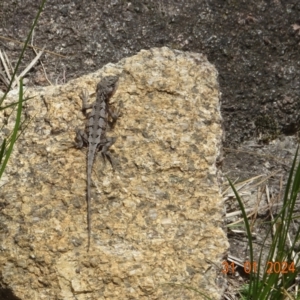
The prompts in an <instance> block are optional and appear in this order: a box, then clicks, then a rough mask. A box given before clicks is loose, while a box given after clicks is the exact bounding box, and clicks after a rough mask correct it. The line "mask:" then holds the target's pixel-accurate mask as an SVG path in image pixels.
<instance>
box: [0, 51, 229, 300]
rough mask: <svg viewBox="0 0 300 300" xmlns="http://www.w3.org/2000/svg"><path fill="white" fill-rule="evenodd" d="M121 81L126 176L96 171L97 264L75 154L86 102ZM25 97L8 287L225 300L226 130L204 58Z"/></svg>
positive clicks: (180, 58)
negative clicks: (104, 83) (104, 85)
mask: <svg viewBox="0 0 300 300" xmlns="http://www.w3.org/2000/svg"><path fill="white" fill-rule="evenodd" d="M115 74H118V75H119V76H120V80H119V87H118V90H117V92H116V94H115V95H114V97H113V98H112V101H111V102H112V103H114V105H115V106H116V107H120V110H121V112H122V117H121V118H120V119H119V120H118V121H117V123H116V126H115V127H114V129H113V130H111V131H109V132H108V135H109V136H117V137H118V139H117V141H116V143H115V144H114V146H113V147H112V148H111V149H112V152H113V157H114V159H115V161H116V171H115V172H113V170H112V168H111V166H110V165H109V164H108V163H107V164H104V163H103V161H102V159H101V158H99V157H97V159H96V160H95V163H94V171H93V174H92V181H93V186H92V239H91V249H90V252H88V253H87V224H86V196H85V193H86V150H78V149H76V148H74V143H73V141H74V136H75V128H76V127H81V128H83V126H84V122H85V118H84V116H83V114H82V112H81V110H80V109H81V100H80V98H79V94H80V91H81V90H82V89H88V91H89V92H90V93H93V92H94V91H95V86H96V84H97V82H98V81H99V80H100V77H103V76H105V75H115ZM27 95H29V96H33V95H34V96H35V97H34V98H33V99H32V100H30V101H28V102H27V104H26V105H25V109H24V112H25V115H26V117H32V118H33V119H32V121H31V123H30V125H29V126H28V128H26V130H25V132H24V133H23V134H22V136H21V138H20V139H19V140H18V142H17V144H16V145H15V148H14V153H13V156H12V157H11V159H10V162H9V165H8V167H7V169H6V173H5V175H4V176H3V177H2V179H1V191H0V198H1V203H0V204H1V208H2V209H1V211H0V228H1V231H0V249H1V256H0V272H1V273H0V274H1V276H0V281H1V283H0V284H1V286H2V287H5V288H6V289H7V290H11V291H13V293H14V294H15V295H16V296H17V297H19V298H20V299H78V300H80V299H183V298H184V299H196V298H198V297H201V296H200V295H199V294H197V292H195V291H194V290H193V289H189V288H188V287H191V288H194V289H197V290H198V291H200V292H202V293H204V294H206V295H208V296H210V297H211V298H212V299H219V298H220V297H221V293H222V287H221V286H220V285H218V283H217V279H218V276H220V275H221V271H220V269H219V268H221V262H222V255H223V253H224V252H225V251H226V249H227V247H228V243H227V240H226V237H225V235H224V232H223V231H222V228H221V227H222V221H223V217H222V216H223V203H222V199H221V194H220V189H219V179H220V174H219V171H218V169H217V167H216V161H217V159H218V158H219V156H220V152H221V139H222V128H221V121H222V120H221V116H220V99H219V98H220V94H219V86H218V81H217V71H216V70H215V68H214V67H213V66H212V65H211V64H210V63H209V62H208V61H207V59H206V57H205V56H203V55H201V54H197V53H188V52H186V53H185V52H180V51H172V50H170V49H168V48H160V49H158V48H155V49H151V50H148V51H141V52H139V53H138V54H137V55H135V56H133V57H129V58H126V59H123V60H121V61H120V62H119V63H118V64H108V65H106V66H105V67H104V68H102V69H101V70H99V71H98V72H96V73H94V74H90V75H87V76H84V77H82V78H79V79H77V80H73V81H71V82H69V83H68V84H66V85H64V86H54V87H47V88H39V89H35V90H28V91H27ZM15 100H16V98H15V97H14V93H12V94H11V96H10V97H9V98H8V99H7V101H8V102H9V101H15ZM5 119H7V115H1V121H4V120H5ZM9 126H10V127H12V126H13V120H12V118H10V119H8V127H9ZM199 299H200V298H199Z"/></svg>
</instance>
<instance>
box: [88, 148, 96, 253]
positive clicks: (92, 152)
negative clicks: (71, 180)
mask: <svg viewBox="0 0 300 300" xmlns="http://www.w3.org/2000/svg"><path fill="white" fill-rule="evenodd" d="M95 153H96V149H94V148H90V149H89V151H88V158H87V160H88V164H87V193H86V195H87V199H86V201H87V229H88V246H87V252H89V250H90V245H91V230H92V219H91V177H92V169H93V163H94V158H95Z"/></svg>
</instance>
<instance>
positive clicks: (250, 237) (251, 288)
mask: <svg viewBox="0 0 300 300" xmlns="http://www.w3.org/2000/svg"><path fill="white" fill-rule="evenodd" d="M227 180H228V182H229V184H230V186H231V188H232V190H233V192H234V194H235V197H236V199H237V201H238V203H239V206H240V209H241V211H242V216H243V219H244V223H245V227H246V232H247V236H248V238H249V250H250V253H249V255H250V264H251V265H252V264H253V261H254V260H253V244H252V234H251V230H250V225H249V222H248V218H247V214H246V211H245V208H244V204H243V201H242V199H241V198H240V196H239V194H238V192H237V191H236V189H235V187H234V185H233V184H232V182H231V181H230V180H229V178H227ZM254 277H255V274H254V273H253V272H250V284H249V295H251V294H252V290H255V289H256V286H255V285H254V286H253V283H255V281H254V280H253V278H254Z"/></svg>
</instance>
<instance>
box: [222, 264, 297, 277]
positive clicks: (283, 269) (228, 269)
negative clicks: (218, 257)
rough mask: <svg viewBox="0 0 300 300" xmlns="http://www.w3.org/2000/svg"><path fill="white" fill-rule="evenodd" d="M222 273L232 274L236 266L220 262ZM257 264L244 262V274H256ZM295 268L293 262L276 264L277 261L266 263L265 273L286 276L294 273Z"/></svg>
mask: <svg viewBox="0 0 300 300" xmlns="http://www.w3.org/2000/svg"><path fill="white" fill-rule="evenodd" d="M222 266H223V268H222V273H223V274H228V273H234V271H235V267H236V264H235V263H234V262H228V261H223V262H222ZM257 267H258V266H257V262H255V261H254V262H250V261H245V262H244V272H245V273H247V274H250V273H257ZM295 271H296V268H295V264H294V263H293V262H290V263H289V262H287V261H283V262H278V261H274V262H273V261H268V262H267V264H266V273H267V274H272V273H277V274H278V273H280V274H287V273H295Z"/></svg>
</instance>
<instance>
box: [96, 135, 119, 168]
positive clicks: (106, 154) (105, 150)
mask: <svg viewBox="0 0 300 300" xmlns="http://www.w3.org/2000/svg"><path fill="white" fill-rule="evenodd" d="M116 139H117V138H116V137H108V138H106V139H105V140H104V141H103V142H102V143H101V144H100V146H101V151H100V153H101V155H102V158H103V160H104V162H105V159H107V160H108V161H109V162H110V164H111V166H112V168H113V169H115V167H114V166H115V163H114V160H113V158H112V156H111V153H110V151H109V148H110V147H111V145H113V144H114V143H115V141H116Z"/></svg>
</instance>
